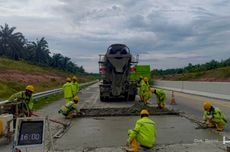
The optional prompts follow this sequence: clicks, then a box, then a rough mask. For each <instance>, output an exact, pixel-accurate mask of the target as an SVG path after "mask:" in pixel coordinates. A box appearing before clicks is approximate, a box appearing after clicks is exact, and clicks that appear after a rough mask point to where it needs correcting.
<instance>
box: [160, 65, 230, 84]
mask: <svg viewBox="0 0 230 152" xmlns="http://www.w3.org/2000/svg"><path fill="white" fill-rule="evenodd" d="M160 78H161V79H163V80H176V81H189V80H210V79H212V80H216V81H224V80H227V79H228V80H229V79H230V67H224V68H218V69H213V70H209V71H205V72H196V73H185V74H174V75H164V76H162V77H160Z"/></svg>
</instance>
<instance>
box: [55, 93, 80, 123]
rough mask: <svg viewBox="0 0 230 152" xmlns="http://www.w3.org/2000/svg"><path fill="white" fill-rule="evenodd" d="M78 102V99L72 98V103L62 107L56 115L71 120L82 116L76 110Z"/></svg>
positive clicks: (76, 97)
mask: <svg viewBox="0 0 230 152" xmlns="http://www.w3.org/2000/svg"><path fill="white" fill-rule="evenodd" d="M78 101H79V97H78V96H75V97H74V98H73V101H70V102H68V103H67V104H65V105H64V106H62V107H61V108H60V110H59V111H58V113H61V114H63V115H64V116H65V117H66V118H67V119H71V118H73V117H75V116H76V115H77V114H82V113H81V111H80V110H78V109H77V103H78Z"/></svg>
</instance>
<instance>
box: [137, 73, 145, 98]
mask: <svg viewBox="0 0 230 152" xmlns="http://www.w3.org/2000/svg"><path fill="white" fill-rule="evenodd" d="M143 83H144V80H143V76H140V77H139V80H138V83H137V87H138V95H139V97H140V102H143V96H142V94H141V93H142V92H141V85H142V84H143Z"/></svg>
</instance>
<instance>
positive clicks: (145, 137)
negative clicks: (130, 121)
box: [127, 109, 156, 152]
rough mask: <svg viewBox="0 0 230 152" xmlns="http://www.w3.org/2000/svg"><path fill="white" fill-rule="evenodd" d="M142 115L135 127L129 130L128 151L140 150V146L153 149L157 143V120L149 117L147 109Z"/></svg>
mask: <svg viewBox="0 0 230 152" xmlns="http://www.w3.org/2000/svg"><path fill="white" fill-rule="evenodd" d="M140 116H141V118H140V119H139V120H137V122H136V125H135V128H134V129H133V130H128V136H129V138H128V140H127V146H128V148H127V151H133V152H138V149H139V147H142V148H144V149H151V148H152V147H153V145H154V143H155V139H156V126H155V122H154V121H153V120H151V119H150V118H149V112H148V110H146V109H143V110H142V111H141V112H140Z"/></svg>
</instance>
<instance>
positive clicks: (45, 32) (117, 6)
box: [0, 0, 230, 72]
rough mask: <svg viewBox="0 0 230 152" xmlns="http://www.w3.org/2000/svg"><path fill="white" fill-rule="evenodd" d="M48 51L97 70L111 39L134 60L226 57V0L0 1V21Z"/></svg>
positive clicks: (178, 62)
mask: <svg viewBox="0 0 230 152" xmlns="http://www.w3.org/2000/svg"><path fill="white" fill-rule="evenodd" d="M5 23H7V24H9V26H11V27H12V26H15V27H17V29H16V32H22V33H23V34H24V36H25V37H26V38H27V39H29V40H33V41H34V40H36V38H39V39H40V38H41V37H45V38H46V40H47V41H48V43H49V48H50V51H51V52H52V53H61V54H63V55H64V56H68V57H70V58H71V59H72V61H73V62H74V63H76V64H77V65H79V66H81V65H83V67H84V68H85V70H86V71H87V72H98V63H97V62H98V58H99V57H98V54H104V53H105V52H106V49H107V47H108V46H109V45H110V44H112V43H124V44H126V45H127V46H128V47H129V48H130V50H131V52H132V53H133V54H140V64H150V65H151V68H152V69H153V68H163V69H166V68H177V67H184V66H186V65H187V64H188V63H193V64H196V63H205V62H207V61H210V60H211V59H216V60H221V59H227V58H228V57H230V1H229V0H116V1H114V0H0V25H4V24H5Z"/></svg>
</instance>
